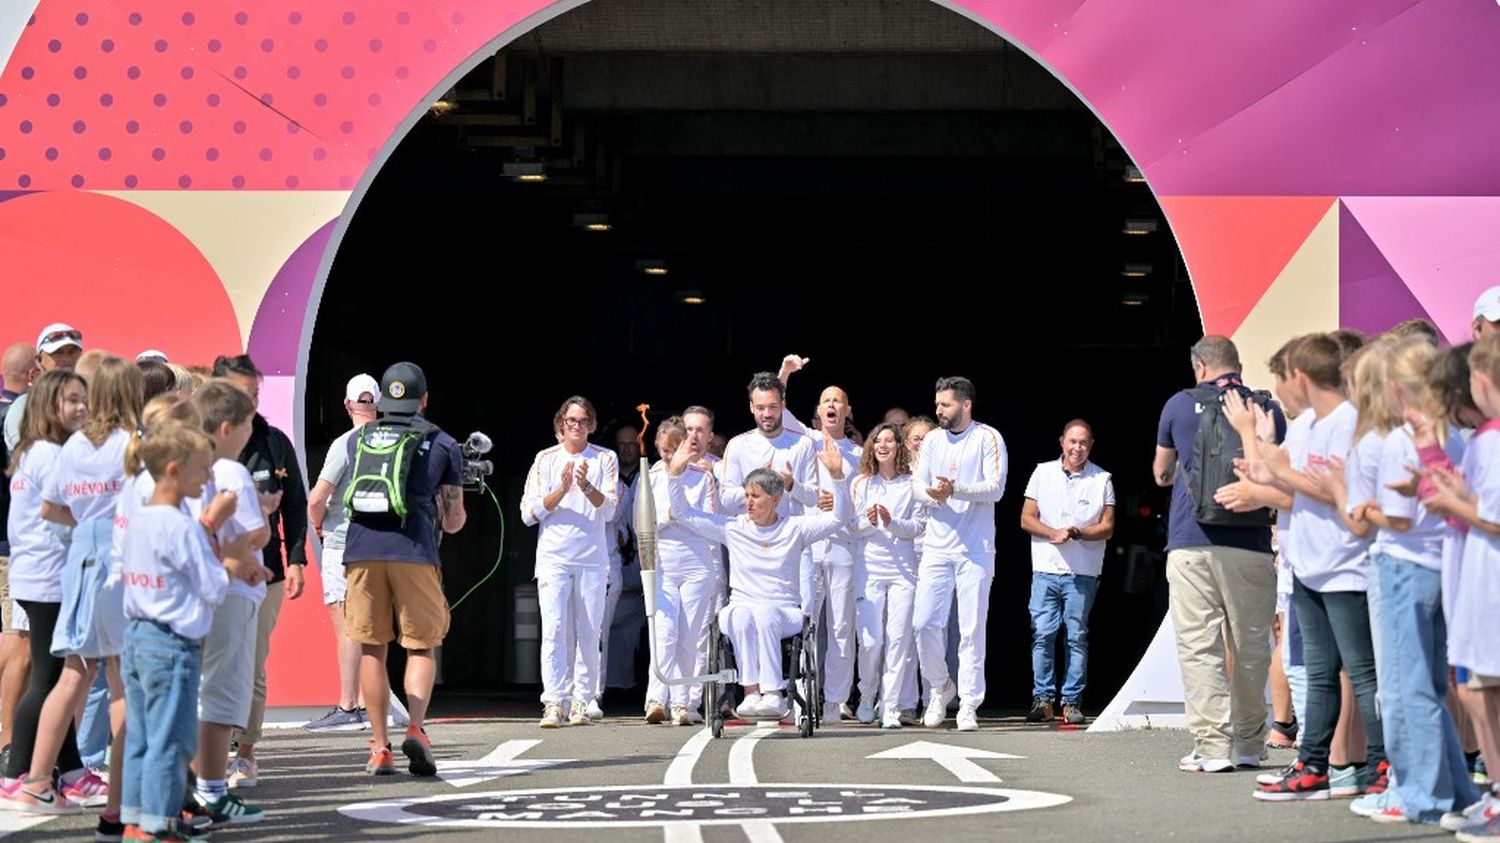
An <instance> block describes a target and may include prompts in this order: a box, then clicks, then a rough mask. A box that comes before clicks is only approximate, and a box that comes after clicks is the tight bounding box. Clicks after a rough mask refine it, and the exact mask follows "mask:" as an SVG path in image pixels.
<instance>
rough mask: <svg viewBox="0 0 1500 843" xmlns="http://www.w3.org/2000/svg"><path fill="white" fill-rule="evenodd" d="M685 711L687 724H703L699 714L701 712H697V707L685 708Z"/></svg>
mask: <svg viewBox="0 0 1500 843" xmlns="http://www.w3.org/2000/svg"><path fill="white" fill-rule="evenodd" d="M686 711H687V721H688V725H689V726H702V725H703V715H701V714H699V713H698V709H696V708H689V709H686Z"/></svg>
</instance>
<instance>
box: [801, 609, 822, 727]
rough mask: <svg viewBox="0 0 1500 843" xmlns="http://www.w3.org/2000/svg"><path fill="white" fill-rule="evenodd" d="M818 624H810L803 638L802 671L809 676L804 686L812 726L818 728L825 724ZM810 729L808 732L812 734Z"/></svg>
mask: <svg viewBox="0 0 1500 843" xmlns="http://www.w3.org/2000/svg"><path fill="white" fill-rule="evenodd" d="M817 641H818V626H817V624H815V623H814V624H808V627H807V633H806V635H805V637H804V638H803V644H804V646H803V648H802V656H803V661H802V673H803V674H804V675H805V676H806V677H807V680H806V682H804V683H803V686H804V687H805V688H806V693H807V699H808V700H809V703H808V707H809V708H810V709H812V718H811V719H812V726H811V729H816V728H818V727H820V726H822V725H823V677H822V674H821V673H819V671H818V668H819V664H818V644H817ZM811 729H809V731H808V734H811V733H812V732H811Z"/></svg>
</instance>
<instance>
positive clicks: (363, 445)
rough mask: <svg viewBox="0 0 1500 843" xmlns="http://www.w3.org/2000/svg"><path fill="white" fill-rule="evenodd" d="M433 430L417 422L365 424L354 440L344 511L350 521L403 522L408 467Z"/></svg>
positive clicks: (408, 503) (398, 420)
mask: <svg viewBox="0 0 1500 843" xmlns="http://www.w3.org/2000/svg"><path fill="white" fill-rule="evenodd" d="M436 431H437V427H435V426H434V425H432V424H429V423H428V422H426V421H423V420H421V419H407V418H401V417H396V418H381V419H379V420H377V421H375V422H373V423H371V424H367V425H365V426H364V428H363V429H362V430H361V431H360V433H359V435H358V436H357V437H356V439H355V446H354V456H353V458H352V459H351V460H350V465H349V471H350V480H349V488H348V489H347V490H345V492H344V510H345V512H347V513H348V516H349V520H350V521H356V522H362V523H368V522H376V523H379V522H386V523H389V522H391V521H397V522H399V523H401V524H403V525H404V524H405V523H406V516H407V513H408V512H410V511H411V507H412V506H414V505H418V504H417V502H414V501H411V500H409V499H408V497H407V485H408V484H409V483H410V482H411V471H412V465H413V464H414V463H415V462H416V459H417V453H418V452H419V451H420V450H421V449H422V444H423V443H424V442H425V441H426V440H427V437H428V436H430V435H432V434H433V433H435V432H436Z"/></svg>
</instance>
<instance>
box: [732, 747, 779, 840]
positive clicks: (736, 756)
mask: <svg viewBox="0 0 1500 843" xmlns="http://www.w3.org/2000/svg"><path fill="white" fill-rule="evenodd" d="M779 729H780V726H777V725H774V724H773V725H770V726H757V727H755V731H753V732H751V733H750V734H748V735H746V736H744V737H743V738H740V739H739V740H737V741H735V742H734V746H731V747H730V748H729V783H730V784H757V783H758V782H759V780H758V779H757V778H756V776H755V745H756V744H758V743H760V741H761V739H762V738H765V737H767V736H769V735H774V734H776V732H777V731H778V730H779ZM741 828H743V829H744V830H745V837H746V838H747V839H748V840H749V841H750V843H783V841H782V839H781V833H780V832H778V831H777V830H776V826H774V825H772V824H771V823H769V822H765V821H750V822H747V823H745V824H744V825H743V826H741Z"/></svg>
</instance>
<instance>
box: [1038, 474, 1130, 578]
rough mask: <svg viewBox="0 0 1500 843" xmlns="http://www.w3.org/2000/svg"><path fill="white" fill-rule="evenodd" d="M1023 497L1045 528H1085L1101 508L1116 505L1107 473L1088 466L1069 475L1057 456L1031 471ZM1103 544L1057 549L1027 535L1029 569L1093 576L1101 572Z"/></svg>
mask: <svg viewBox="0 0 1500 843" xmlns="http://www.w3.org/2000/svg"><path fill="white" fill-rule="evenodd" d="M1026 497H1028V498H1030V499H1031V500H1034V501H1036V508H1037V515H1038V517H1040V518H1041V520H1042V523H1043V524H1046V525H1047V526H1049V527H1055V528H1057V529H1061V530H1065V529H1068V528H1069V527H1088V526H1090V525H1093V524H1098V523H1099V521H1100V519H1102V518H1103V517H1104V508H1105V507H1106V506H1114V505H1115V484H1114V482H1113V481H1112V480H1111V479H1110V473H1109V472H1107V471H1105V470H1104V469H1102V468H1100V467H1099V466H1097V465H1094V464H1093V463H1092V462H1089V463H1084V466H1083V471H1081V472H1079V473H1077V474H1073V473H1072V472H1070V471H1068V470H1067V468H1065V467H1064V466H1063V462H1062V458H1061V457H1059V458H1058V459H1055V460H1049V461H1047V462H1044V463H1041V464H1040V465H1038V466H1037V467H1036V470H1035V471H1033V472H1032V473H1031V479H1030V480H1029V481H1027V483H1026ZM1104 545H1105V542H1102V541H1096V542H1085V541H1069V542H1066V543H1064V544H1061V545H1056V544H1052V543H1051V542H1049V541H1047V540H1046V539H1044V538H1041V537H1039V536H1032V537H1031V570H1033V571H1038V572H1041V573H1045V574H1080V575H1083V576H1089V577H1097V576H1099V573H1100V571H1102V570H1104Z"/></svg>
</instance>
